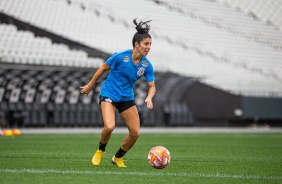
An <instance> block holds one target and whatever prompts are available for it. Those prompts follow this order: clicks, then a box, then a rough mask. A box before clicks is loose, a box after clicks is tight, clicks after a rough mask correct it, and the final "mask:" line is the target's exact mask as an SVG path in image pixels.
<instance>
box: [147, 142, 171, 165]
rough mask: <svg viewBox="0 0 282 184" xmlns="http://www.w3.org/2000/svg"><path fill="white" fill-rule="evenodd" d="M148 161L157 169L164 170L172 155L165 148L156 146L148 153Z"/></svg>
mask: <svg viewBox="0 0 282 184" xmlns="http://www.w3.org/2000/svg"><path fill="white" fill-rule="evenodd" d="M148 161H149V164H150V165H151V166H153V167H154V168H156V169H163V168H165V167H166V166H168V164H169V162H170V153H169V151H168V150H167V149H166V148H165V147H163V146H155V147H153V148H152V149H151V150H150V151H149V153H148Z"/></svg>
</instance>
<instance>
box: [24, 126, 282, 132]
mask: <svg viewBox="0 0 282 184" xmlns="http://www.w3.org/2000/svg"><path fill="white" fill-rule="evenodd" d="M20 131H21V132H22V134H58V133H59V134H60V133H61V134H81V133H101V131H102V128H101V127H100V128H98V127H93V128H22V129H20ZM140 131H141V133H259V132H261V133H281V132H282V128H280V127H279V128H268V127H266V128H264V127H261V128H260V127H259V128H257V127H246V128H240V127H237V128H236V127H234V128H228V127H216V128H213V127H165V128H163V127H141V129H140ZM114 133H128V129H127V128H125V127H116V128H115V130H114Z"/></svg>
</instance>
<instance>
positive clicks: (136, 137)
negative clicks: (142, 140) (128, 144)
mask: <svg viewBox="0 0 282 184" xmlns="http://www.w3.org/2000/svg"><path fill="white" fill-rule="evenodd" d="M139 135H140V131H139V130H138V131H131V132H130V133H129V136H130V137H131V138H132V139H135V140H136V139H138V137H139Z"/></svg>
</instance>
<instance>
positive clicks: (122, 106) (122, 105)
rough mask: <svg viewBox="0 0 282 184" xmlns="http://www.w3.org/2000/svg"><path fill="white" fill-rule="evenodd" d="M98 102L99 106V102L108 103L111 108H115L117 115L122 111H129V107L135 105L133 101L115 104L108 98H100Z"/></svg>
mask: <svg viewBox="0 0 282 184" xmlns="http://www.w3.org/2000/svg"><path fill="white" fill-rule="evenodd" d="M99 99H100V101H99V104H101V102H103V101H104V102H110V103H111V104H112V105H113V106H115V108H116V109H117V110H118V112H119V113H122V112H123V111H125V110H127V109H129V108H130V107H132V106H134V105H136V104H135V102H134V101H133V100H130V101H124V102H115V101H113V100H112V99H110V98H109V97H105V96H100V97H99Z"/></svg>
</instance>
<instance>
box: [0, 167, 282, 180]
mask: <svg viewBox="0 0 282 184" xmlns="http://www.w3.org/2000/svg"><path fill="white" fill-rule="evenodd" d="M0 173H31V174H85V175H95V174H97V175H136V176H178V177H200V178H201V177H203V178H238V179H266V180H282V176H257V175H256V176H255V175H231V174H224V173H216V174H213V173H210V174H204V173H152V172H127V171H122V172H115V171H74V170H66V171H60V170H53V169H48V170H35V169H21V170H16V169H14V170H13V169H1V170H0Z"/></svg>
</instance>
